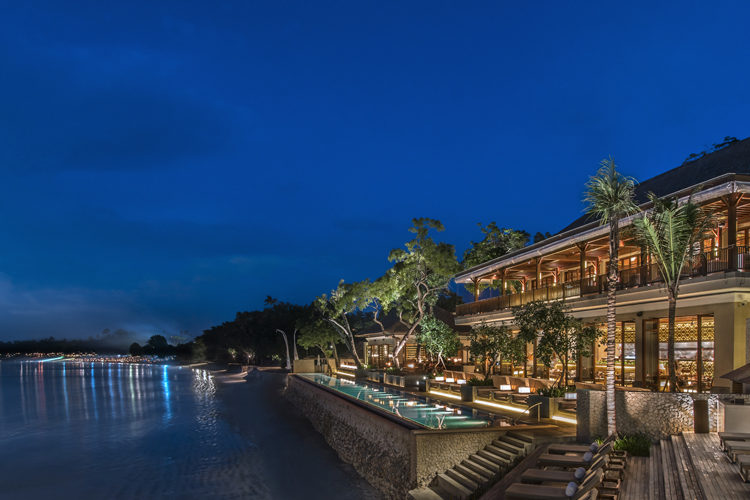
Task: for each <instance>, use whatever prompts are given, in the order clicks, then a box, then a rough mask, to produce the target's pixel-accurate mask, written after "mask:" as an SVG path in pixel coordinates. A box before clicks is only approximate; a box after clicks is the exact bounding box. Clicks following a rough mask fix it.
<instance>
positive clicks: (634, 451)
mask: <svg viewBox="0 0 750 500" xmlns="http://www.w3.org/2000/svg"><path fill="white" fill-rule="evenodd" d="M612 448H614V449H615V450H624V451H627V452H628V453H629V454H631V455H633V456H635V457H647V456H649V455H650V454H651V438H649V437H648V436H647V435H645V434H629V435H625V436H622V437H621V438H619V439H617V440H615V442H614V444H613V445H612Z"/></svg>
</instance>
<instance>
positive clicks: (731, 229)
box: [722, 193, 742, 271]
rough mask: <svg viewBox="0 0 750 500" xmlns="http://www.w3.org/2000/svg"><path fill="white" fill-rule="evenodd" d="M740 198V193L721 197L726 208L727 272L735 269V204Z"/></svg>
mask: <svg viewBox="0 0 750 500" xmlns="http://www.w3.org/2000/svg"><path fill="white" fill-rule="evenodd" d="M741 198H742V194H741V193H732V194H730V195H727V196H724V197H722V201H723V202H724V204H725V205H726V207H727V248H728V251H727V258H728V260H729V262H728V263H727V270H729V271H732V270H735V269H737V204H738V203H739V201H740V199H741Z"/></svg>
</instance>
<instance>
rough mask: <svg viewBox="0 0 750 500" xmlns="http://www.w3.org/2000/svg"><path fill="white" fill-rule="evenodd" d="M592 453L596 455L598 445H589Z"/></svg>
mask: <svg viewBox="0 0 750 500" xmlns="http://www.w3.org/2000/svg"><path fill="white" fill-rule="evenodd" d="M589 449H590V450H591V452H592V453H596V450H598V449H599V443H591V448H589Z"/></svg>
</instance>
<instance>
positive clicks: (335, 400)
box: [285, 376, 507, 499]
mask: <svg viewBox="0 0 750 500" xmlns="http://www.w3.org/2000/svg"><path fill="white" fill-rule="evenodd" d="M285 396H286V397H287V398H288V399H289V400H290V401H291V402H292V403H294V405H295V406H296V407H297V408H299V409H300V410H301V411H302V413H303V414H304V415H305V416H306V417H307V418H308V419H309V420H310V421H311V422H312V424H313V426H314V427H315V429H316V430H317V431H318V432H320V433H321V434H322V435H323V437H324V438H325V440H326V442H328V444H329V445H330V446H331V447H332V448H333V449H334V450H336V452H337V453H338V454H339V457H341V459H342V460H344V461H345V462H348V463H350V464H352V465H353V466H354V468H355V469H356V470H357V472H358V473H359V474H360V475H361V476H362V477H364V478H365V479H366V480H367V481H368V482H369V483H370V484H372V485H373V486H374V487H375V488H377V489H378V490H380V491H381V492H382V493H383V494H384V495H385V496H386V497H388V498H399V499H401V498H406V497H407V492H408V491H409V490H411V489H414V488H417V487H420V486H426V485H428V484H430V482H431V481H432V480H433V479H434V478H435V476H436V475H437V474H438V473H442V472H445V470H447V469H449V468H451V467H453V466H454V465H456V464H459V463H461V461H462V460H463V459H465V458H466V457H468V456H469V455H471V454H472V453H476V452H477V450H479V449H482V448H484V447H485V446H486V445H488V444H490V443H491V442H492V441H493V440H494V439H497V438H498V437H500V436H501V435H502V434H504V433H505V432H506V431H507V429H504V430H501V428H490V429H477V430H468V429H456V430H428V429H413V428H412V429H410V428H408V427H406V426H404V425H402V424H400V423H399V422H397V421H394V420H391V419H389V418H386V417H384V416H381V415H379V414H378V413H376V412H374V411H370V410H368V409H366V408H362V407H360V406H357V405H355V404H353V403H350V402H349V401H347V400H346V399H344V398H342V397H339V396H338V395H336V394H332V393H330V392H328V391H326V390H325V389H322V388H317V387H315V386H313V385H311V384H310V383H308V382H306V381H304V380H300V379H299V378H297V377H295V376H290V377H288V384H287V388H286V390H285Z"/></svg>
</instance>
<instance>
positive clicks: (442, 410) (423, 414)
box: [299, 373, 492, 429]
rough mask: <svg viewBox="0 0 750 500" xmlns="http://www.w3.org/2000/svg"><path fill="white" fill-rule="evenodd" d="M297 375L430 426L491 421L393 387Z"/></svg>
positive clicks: (461, 426)
mask: <svg viewBox="0 0 750 500" xmlns="http://www.w3.org/2000/svg"><path fill="white" fill-rule="evenodd" d="M299 376H300V377H303V378H305V379H307V380H311V381H313V382H315V383H316V384H320V385H322V386H325V387H328V388H331V389H333V390H335V391H338V392H340V393H342V394H346V395H347V396H351V397H353V398H355V399H358V400H360V401H363V402H365V403H367V404H370V405H372V406H375V407H377V408H379V409H381V410H385V411H387V412H390V413H392V414H394V415H396V416H398V417H401V418H403V419H404V420H409V421H411V422H415V423H417V424H420V425H423V426H425V427H429V428H431V429H466V428H481V427H488V426H489V425H490V423H491V421H492V420H491V418H490V416H489V415H486V418H483V416H480V414H481V412H478V411H477V410H475V409H473V408H468V407H465V406H458V405H450V404H447V403H444V402H442V401H437V400H431V399H430V398H422V397H419V396H415V395H413V394H408V393H404V392H401V391H397V390H395V389H390V388H383V387H375V386H371V385H368V384H362V383H359V382H354V381H353V380H346V379H340V378H334V377H329V376H328V375H323V374H321V373H304V374H300V375H299Z"/></svg>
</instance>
